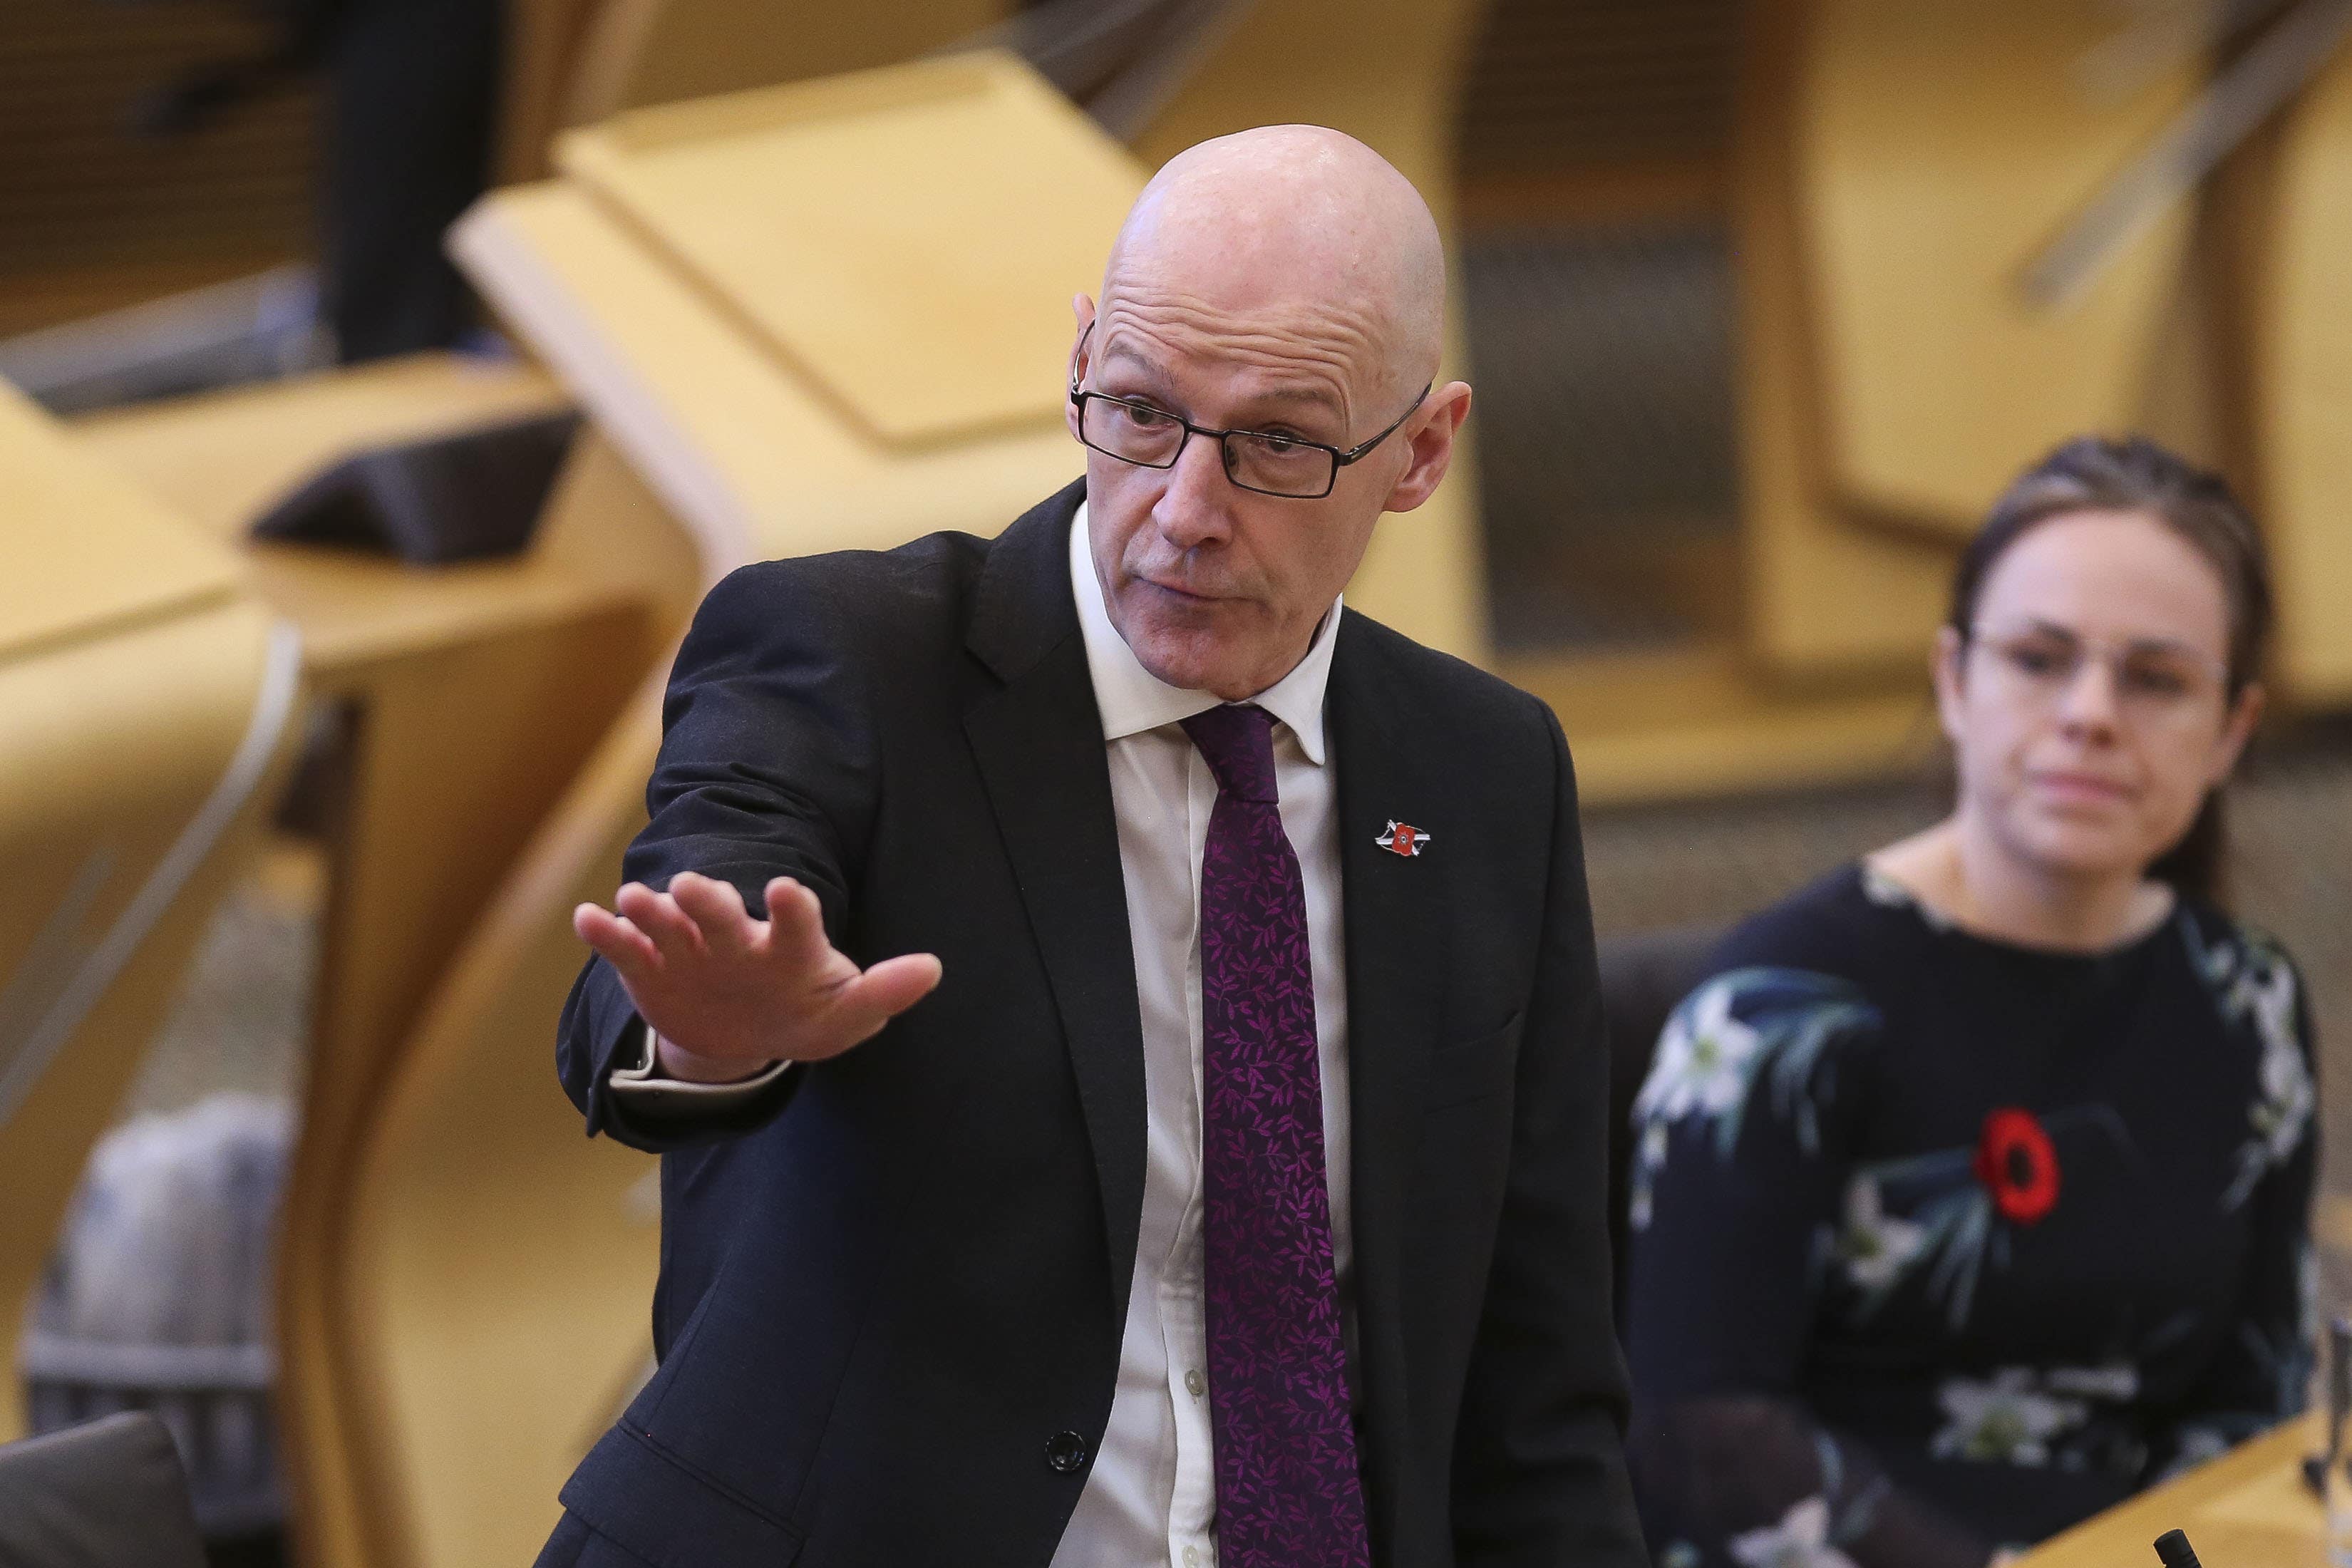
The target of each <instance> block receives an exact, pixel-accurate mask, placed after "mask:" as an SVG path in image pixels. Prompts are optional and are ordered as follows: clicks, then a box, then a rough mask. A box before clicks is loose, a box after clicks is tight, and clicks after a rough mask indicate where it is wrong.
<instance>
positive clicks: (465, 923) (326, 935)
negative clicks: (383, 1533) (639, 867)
mask: <svg viewBox="0 0 2352 1568" xmlns="http://www.w3.org/2000/svg"><path fill="white" fill-rule="evenodd" d="M561 405H562V396H561V394H560V393H559V392H558V390H557V389H556V387H555V385H554V384H552V383H551V381H550V380H549V379H548V378H547V377H546V376H545V375H544V374H541V373H540V372H538V371H536V370H533V369H531V368H530V367H528V366H525V365H519V364H500V363H482V362H478V361H473V360H467V359H464V358H460V357H457V356H452V355H446V354H426V355H419V356H415V357H414V358H411V359H405V360H397V361H388V362H383V363H377V364H373V365H369V366H366V367H363V368H359V369H353V370H347V371H340V372H335V373H331V374H322V375H319V376H310V377H302V378H299V379H297V380H294V381H290V382H282V383H272V384H264V385H260V386H257V387H250V388H244V389H239V390H236V391H230V392H225V393H219V394H214V395H206V396H202V397H196V398H190V399H184V400H181V401H178V402H174V403H167V404H161V405H141V406H138V407H133V408H129V409H123V410H120V411H116V412H110V413H108V414H104V415H98V416H89V417H87V418H84V419H82V420H80V421H78V422H77V423H76V424H75V425H74V426H72V437H73V439H74V441H75V443H76V445H77V447H79V451H80V452H81V454H82V455H83V456H85V457H86V458H94V459H102V460H103V461H104V462H105V463H106V464H107V465H109V466H110V468H112V469H114V470H115V471H116V472H118V473H120V474H121V475H124V476H127V477H128V478H130V479H135V480H136V481H137V482H138V483H139V484H140V485H142V487H143V488H144V489H146V490H147V491H148V492H149V493H150V494H152V495H155V496H159V497H163V498H166V499H168V500H171V501H172V502H173V504H174V505H175V506H177V507H178V508H179V509H180V510H182V511H183V513H184V514H185V515H187V516H189V517H191V518H193V519H194V521H196V522H197V523H198V525H199V526H200V527H201V528H202V529H204V530H205V531H209V532H212V533H214V534H215V535H216V537H217V538H218V540H219V544H218V545H217V546H215V548H216V549H217V550H218V551H219V552H221V553H222V555H223V556H224V558H227V559H233V560H234V561H235V562H236V564H237V567H238V569H239V570H240V573H241V575H242V576H243V578H244V579H245V580H246V581H247V582H249V583H250V584H253V586H254V589H255V591H256V593H257V595H258V596H259V597H260V598H261V599H262V600H263V601H264V602H266V603H267V604H268V605H270V606H271V607H273V608H274V609H276V610H277V611H278V613H279V614H281V615H283V616H285V617H286V618H287V619H289V621H290V622H292V623H293V624H294V625H295V626H298V627H299V630H300V632H301V637H302V649H303V665H304V669H305V674H306V678H307V683H308V686H309V688H310V692H311V694H312V697H313V699H314V700H316V701H317V702H319V703H320V704H323V705H325V706H326V708H327V710H329V712H331V714H333V715H335V717H336V722H335V725H334V729H335V731H336V732H337V733H338V735H339V736H340V739H339V741H338V742H337V743H336V744H335V746H334V748H333V750H334V766H333V772H334V775H335V782H334V784H333V786H332V787H331V789H330V790H328V791H327V794H328V795H329V796H330V799H331V810H330V818H331V819H330V821H329V822H328V823H327V824H326V835H327V853H328V860H329V877H328V885H327V900H326V910H325V929H324V931H323V933H322V938H323V940H322V943H321V948H322V952H321V961H320V975H319V979H318V994H317V1002H316V1011H315V1014H314V1017H313V1021H312V1026H311V1032H310V1033H311V1038H310V1052H309V1057H308V1059H307V1061H306V1063H305V1068H306V1070H305V1072H304V1075H303V1091H302V1108H301V1109H302V1123H301V1133H300V1142H299V1145H298V1148H297V1152H296V1157H295V1162H294V1166H293V1169H292V1172H291V1173H290V1175H289V1184H288V1192H287V1196H286V1212H285V1216H284V1221H283V1232H282V1235H283V1242H282V1247H281V1256H280V1259H279V1267H280V1275H281V1279H280V1288H279V1292H278V1340H279V1349H280V1378H279V1404H280V1414H281V1417H282V1419H283V1420H284V1422H285V1424H286V1426H287V1427H288V1429H289V1438H291V1439H292V1440H290V1441H289V1442H288V1443H287V1444H286V1445H285V1447H284V1449H283V1450H282V1451H284V1452H285V1453H286V1454H287V1456H288V1460H289V1466H290V1467H291V1468H293V1470H294V1474H293V1476H292V1477H291V1478H290V1479H291V1480H292V1481H293V1482H294V1490H295V1495H296V1497H297V1498H298V1500H300V1501H301V1503H302V1504H303V1505H304V1506H302V1507H299V1508H298V1520H297V1522H298V1525H299V1530H300V1534H301V1545H302V1548H303V1550H304V1551H305V1552H306V1553H307V1554H308V1555H309V1557H310V1559H311V1560H313V1561H316V1562H320V1563H341V1562H346V1561H354V1562H355V1561H359V1560H360V1559H359V1558H358V1555H357V1552H356V1549H353V1548H349V1547H347V1546H346V1545H345V1544H344V1543H343V1542H341V1540H339V1539H338V1538H337V1537H336V1536H335V1535H334V1534H333V1532H332V1525H333V1523H334V1521H341V1520H344V1519H346V1518H348V1517H349V1516H350V1515H351V1512H352V1510H351V1509H350V1508H349V1507H348V1506H343V1507H341V1508H338V1507H336V1506H334V1502H335V1500H337V1499H339V1498H340V1497H341V1495H342V1494H341V1493H338V1492H337V1491H335V1490H334V1489H335V1487H336V1486H337V1485H338V1484H339V1483H341V1482H342V1481H343V1480H344V1479H345V1478H346V1476H347V1473H348V1472H347V1468H346V1467H345V1466H344V1465H342V1464H341V1463H339V1462H336V1460H335V1458H333V1456H334V1455H336V1454H337V1453H338V1452H339V1451H340V1450H339V1449H338V1448H337V1447H333V1446H332V1445H334V1444H335V1443H336V1442H337V1441H339V1438H340V1435H341V1432H342V1430H343V1429H342V1427H341V1425H340V1423H339V1420H338V1417H339V1415H340V1414H341V1405H340V1404H339V1403H338V1398H337V1396H338V1394H339V1393H340V1392H341V1390H342V1389H343V1388H345V1387H346V1386H347V1385H348V1384H349V1382H350V1379H349V1378H348V1377H346V1376H344V1375H342V1374H341V1373H339V1372H338V1371H336V1370H335V1367H336V1362H335V1359H334V1358H335V1357H336V1355H337V1353H338V1352H339V1347H340V1339H339V1333H340V1330H339V1325H340V1324H341V1321H343V1320H344V1318H345V1317H346V1315H347V1309H346V1307H345V1305H344V1304H343V1303H342V1302H341V1301H340V1300H337V1299H336V1298H335V1296H334V1294H333V1291H332V1280H333V1271H332V1267H331V1266H332V1263H333V1260H334V1259H335V1258H338V1257H339V1256H340V1249H341V1246H342V1242H343V1237H344V1229H345V1223H346V1221H345V1216H346V1214H347V1212H348V1209H349V1206H350V1205H349V1196H348V1194H349V1190H350V1187H351V1184H352V1181H353V1180H354V1178H355V1174H356V1162H357V1158H358V1154H359V1152H360V1148H361V1134H362V1128H363V1127H364V1125H365V1124H366V1123H367V1121H369V1120H370V1119H371V1118H372V1117H373V1114H374V1112H375V1108H376V1106H377V1104H378V1101H379V1100H380V1097H381V1095H382V1092H383V1081H384V1078H385V1075H386V1074H387V1073H388V1072H389V1071H390V1068H391V1065H392V1061H393V1058H394V1054H395V1049H396V1047H398V1046H399V1045H400V1044H401V1043H402V1042H404V1041H405V1040H406V1039H407V1038H408V1037H409V1036H410V1034H411V1033H412V1032H413V1031H414V1029H415V1026H416V1019H417V1016H418V1015H419V1013H420V1011H421V1010H422V1008H423V1005H424V1004H425V999H426V997H427V996H428V994H430V993H431V991H432V989H433V987H434V986H435V985H436V983H437V982H438V980H439V979H440V977H441V975H442V973H443V972H444V971H445V970H446V967H447V965H448V963H449V962H450V960H451V957H452V955H453V954H454V953H455V952H457V951H458V950H459V948H460V947H461V945H462V944H463V942H464V941H465V939H466V937H467V932H468V931H469V930H471V929H472V927H473V926H474V925H475V924H476V923H477V921H478V920H479V918H480V916H481V914H482V911H483V910H484V908H485V907H486V906H487V905H488V903H489V902H490V901H491V898H492V895H493V894H494V893H495V892H496V891H497V890H498V889H499V886H500V883H501V880H502V879H503V878H504V877H505V875H506V873H507V870H508V868H509V866H510V865H511V864H513V863H514V861H515V859H516V858H517V856H518V854H519V853H520V851H521V849H522V847H523V846H524V844H525V843H526V841H527V840H528V839H529V838H530V835H531V834H532V832H533V831H534V830H535V829H536V828H537V827H538V826H539V825H540V823H541V820H542V819H543V818H544V817H545V816H546V815H547V813H548V811H549V809H550V808H551V805H553V804H554V802H555V801H556V799H557V798H558V797H559V796H560V795H562V792H563V791H564V790H565V789H566V787H567V786H568V785H569V784H571V782H572V779H573V778H574V776H575V775H576V774H577V773H579V771H580V769H581V767H582V765H583V763H584V762H585V760H586V759H587V758H588V757H589V755H590V754H591V753H592V752H593V750H594V748H595V747H596V746H597V744H598V743H599V742H600V741H601V740H602V738H603V737H604V733H605V731H607V730H608V729H609V728H610V727H611V725H612V724H613V722H614V718H615V716H616V715H617V713H618V712H619V711H620V710H621V709H622V707H623V706H624V705H625V702H626V701H627V700H628V698H629V696H630V694H631V692H632V691H633V690H634V689H635V687H636V685H637V684H638V682H639V681H640V680H642V679H644V677H645V675H646V671H648V670H649V669H651V668H653V667H654V665H655V663H656V661H657V660H658V659H659V658H660V657H661V655H662V652H663V650H664V648H665V647H667V642H668V640H669V639H670V637H672V636H674V634H675V631H676V629H677V625H678V623H679V620H680V618H681V617H682V616H683V615H684V614H685V611H686V609H687V607H688V605H691V603H692V601H693V597H694V595H695V593H696V591H697V588H698V574H697V567H696V564H695V563H694V561H693V559H692V557H691V556H690V554H689V553H688V552H687V550H686V549H685V547H684V544H683V542H682V541H681V540H680V539H679V537H678V535H677V531H676V529H675V528H674V527H673V526H672V525H671V524H670V523H669V521H668V520H667V516H666V514H665V513H664V512H663V511H662V510H661V509H660V508H659V507H658V506H657V505H656V503H654V502H653V501H652V500H651V499H650V498H649V497H648V496H646V493H645V491H644V489H643V488H642V487H641V486H640V485H639V484H638V483H637V482H636V480H635V477H634V476H633V475H632V474H631V473H630V471H629V470H628V469H627V468H625V467H624V466H622V465H621V464H619V463H617V462H616V461H614V460H613V459H612V458H611V455H610V453H609V451H608V450H607V449H606V448H604V446H603V445H602V443H601V442H599V441H598V440H596V439H595V438H594V437H593V436H588V437H583V438H582V439H581V441H580V442H579V443H578V444H577V445H576V446H575V448H574V451H573V454H572V458H571V460H570V462H569V463H568V465H567V467H566V468H565V470H564V472H563V474H562V477H561V478H560V479H559V480H558V482H557V485H556V488H555V491H554V494H553V497H552V499H551V502H550V504H549V508H548V510H547V513H546V515H544V516H543V517H542V519H541V522H540V524H539V527H538V530H537V532H536V534H535V536H534V538H533V540H532V542H531V543H530V547H529V548H528V549H527V550H526V551H525V552H523V553H521V554H520V555H518V556H514V557H511V558H506V559H499V560H489V561H481V562H473V563H463V564H458V565H453V566H446V567H438V568H429V569H427V568H416V567H410V566H406V565H404V564H402V563H398V562H395V561H393V560H390V559H387V558H383V557H378V556H373V555H370V554H367V553H363V552H352V551H344V550H335V549H321V548H315V547H307V546H301V545H294V544H281V543H265V542H255V541H252V540H250V539H248V538H247V537H246V536H245V532H244V531H245V528H246V526H247V524H248V523H249V522H250V521H252V519H253V517H254V516H255V515H256V514H257V512H258V511H260V510H263V509H264V508H265V507H266V506H267V505H268V504H269V503H270V502H271V501H273V500H276V499H277V498H278V497H279V496H281V495H283V494H284V493H285V492H287V491H288V490H289V489H292V488H294V486H295V485H297V484H298V483H299V482H300V481H301V480H302V479H305V478H307V477H308V476H309V475H310V474H312V473H314V472H316V471H318V470H319V469H320V468H324V467H326V466H327V465H329V464H330V463H331V462H332V461H333V460H335V459H336V458H340V457H341V456H343V455H345V454H347V453H348V452H350V451H352V449H354V448H358V447H368V446H373V445H377V444H381V443H385V442H394V441H399V440H404V439H411V438H417V437H426V436H431V435H436V434H441V433H446V432H448V431H452V430H457V429H463V428H467V427H468V426H479V425H483V424H488V423H495V422H499V421H501V420H507V419H512V418H515V417H517V416H528V415H531V414H536V413H541V412H544V411H546V410H548V409H550V408H552V407H559V406H561ZM232 552H233V553H232ZM321 1498H323V1499H325V1500H327V1501H326V1502H325V1503H324V1504H321V1505H316V1506H313V1503H314V1500H318V1499H321Z"/></svg>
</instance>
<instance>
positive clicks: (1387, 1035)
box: [1326, 616, 1454, 1541]
mask: <svg viewBox="0 0 2352 1568" xmlns="http://www.w3.org/2000/svg"><path fill="white" fill-rule="evenodd" d="M1369 633H1370V628H1369V627H1368V626H1365V625H1364V624H1363V623H1361V622H1360V621H1359V620H1358V619H1357V618H1356V617H1354V616H1349V617H1348V618H1346V619H1343V620H1342V621H1341V622H1340V625H1339V645H1338V647H1336V648H1335V649H1334V650H1333V653H1332V660H1331V682H1330V688H1329V691H1328V696H1327V698H1326V704H1327V706H1326V712H1327V714H1328V722H1329V726H1330V742H1331V755H1332V760H1333V762H1334V763H1335V764H1336V765H1337V767H1338V769H1339V774H1338V778H1337V780H1336V781H1335V782H1336V783H1337V784H1338V786H1339V876H1340V905H1341V908H1342V909H1343V910H1345V911H1346V921H1347V947H1348V960H1347V967H1348V1062H1349V1117H1350V1119H1351V1125H1352V1129H1353V1131H1352V1132H1351V1134H1350V1136H1351V1142H1352V1145H1353V1150H1354V1153H1353V1163H1354V1171H1353V1174H1354V1205H1353V1215H1354V1226H1355V1247H1356V1269H1355V1272H1356V1323H1357V1338H1358V1343H1359V1351H1358V1359H1359V1362H1360V1368H1359V1374H1360V1377H1361V1379H1362V1382H1363V1393H1364V1395H1365V1399H1364V1408H1365V1410H1366V1413H1367V1414H1366V1422H1367V1432H1366V1438H1367V1441H1366V1443H1365V1449H1364V1454H1363V1463H1364V1467H1365V1471H1366V1476H1365V1479H1366V1483H1367V1488H1368V1491H1369V1494H1370V1499H1371V1500H1372V1504H1373V1508H1374V1510H1375V1513H1376V1517H1377V1518H1378V1519H1379V1520H1380V1521H1381V1522H1383V1523H1384V1524H1385V1525H1386V1526H1387V1531H1388V1539H1390V1540H1391V1541H1393V1540H1395V1539H1396V1535H1395V1510H1396V1509H1397V1508H1398V1507H1399V1505H1400V1502H1401V1500H1400V1498H1399V1497H1398V1494H1397V1488H1396V1485H1395V1481H1396V1478H1397V1474H1398V1462H1399V1460H1400V1459H1401V1458H1402V1456H1403V1455H1404V1454H1406V1453H1407V1452H1408V1451H1409V1450H1410V1447H1411V1442H1410V1436H1409V1434H1410V1431H1411V1426H1410V1422H1411V1412H1409V1411H1408V1410H1407V1409H1406V1407H1405V1394H1406V1386H1407V1379H1406V1377H1405V1359H1404V1325H1403V1322H1402V1313H1401V1300H1402V1280H1403V1268H1404V1233H1405V1226H1406V1221H1407V1213H1406V1206H1407V1205H1406V1198H1407V1193H1408V1191H1409V1188H1408V1182H1409V1179H1410V1176H1411V1173H1412V1163H1413V1160H1414V1157H1415V1155H1416V1153H1417V1152H1418V1151H1419V1147H1420V1141H1421V1097H1422V1094H1423V1089H1424V1088H1425V1085H1426V1081H1427V1077H1428V1071H1429V1059H1430V1053H1431V1050H1432V1048H1433V1047H1434V1046H1435V1044H1436V1042H1437V1038H1438V1036H1439V1034H1440V1033H1441V1032H1442V1030H1443V1027H1444V1002H1445V995H1444V985H1445V969H1446V963H1447V947H1446V929H1447V921H1446V908H1447V879H1446V874H1445V868H1446V860H1445V856H1444V846H1445V845H1446V843H1447V841H1448V839H1449V837H1451V835H1450V834H1449V833H1448V831H1447V830H1448V829H1449V828H1450V827H1452V826H1454V825H1453V823H1452V822H1451V821H1450V820H1449V819H1448V818H1447V817H1446V816H1445V815H1444V795H1443V789H1442V784H1440V783H1439V782H1438V781H1437V780H1436V779H1435V778H1434V776H1433V769H1432V766H1431V764H1430V763H1429V762H1428V760H1427V758H1426V757H1425V755H1424V753H1423V750H1422V749H1420V748H1417V747H1416V746H1414V745H1413V743H1412V737H1411V736H1410V735H1409V734H1406V733H1403V732H1402V726H1401V724H1400V722H1399V721H1398V720H1397V718H1396V717H1395V714H1394V713H1393V711H1392V710H1391V707H1390V705H1389V704H1388V702H1387V701H1386V700H1385V699H1386V697H1387V695H1388V693H1387V681H1386V680H1385V679H1384V676H1385V670H1384V669H1383V668H1380V665H1381V661H1380V659H1379V658H1378V649H1377V648H1376V647H1374V646H1373V645H1372V642H1371V640H1370V636H1369V635H1368V634H1369ZM1392 820H1393V821H1398V822H1403V823H1409V824H1411V825H1412V826H1414V827H1417V828H1423V829H1426V830H1427V831H1429V832H1430V833H1432V834H1433V835H1434V837H1433V839H1432V840H1431V843H1432V845H1433V847H1432V849H1431V851H1430V852H1429V853H1427V854H1424V855H1418V856H1403V855H1399V854H1396V853H1395V852H1394V851H1393V850H1391V849H1386V848H1382V847H1381V846H1380V845H1379V844H1378V843H1377V842H1376V840H1377V839H1379V838H1380V837H1381V836H1382V834H1383V833H1384V832H1385V830H1386V829H1387V827H1388V826H1389V825H1390V823H1391V821H1392Z"/></svg>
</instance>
